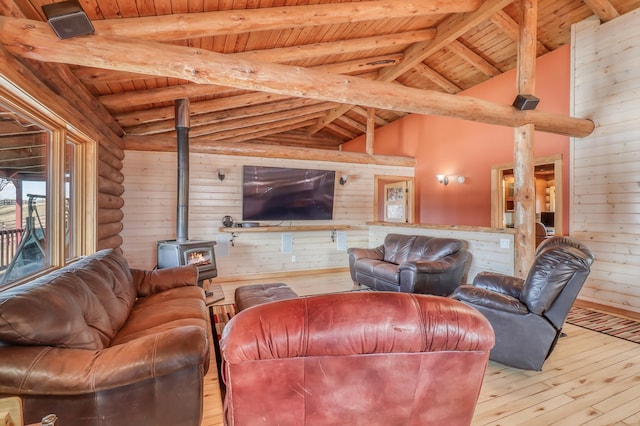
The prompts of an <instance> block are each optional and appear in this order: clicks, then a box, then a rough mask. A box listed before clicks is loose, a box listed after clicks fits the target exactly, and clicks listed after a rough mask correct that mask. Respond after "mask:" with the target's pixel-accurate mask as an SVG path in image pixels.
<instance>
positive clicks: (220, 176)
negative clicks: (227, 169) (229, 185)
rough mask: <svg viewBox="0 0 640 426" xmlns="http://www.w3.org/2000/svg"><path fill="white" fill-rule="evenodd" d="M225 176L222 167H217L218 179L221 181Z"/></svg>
mask: <svg viewBox="0 0 640 426" xmlns="http://www.w3.org/2000/svg"><path fill="white" fill-rule="evenodd" d="M225 177H226V176H225V173H224V169H218V179H220V182H222V181H223V180H224V178H225Z"/></svg>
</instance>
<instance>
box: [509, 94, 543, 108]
mask: <svg viewBox="0 0 640 426" xmlns="http://www.w3.org/2000/svg"><path fill="white" fill-rule="evenodd" d="M538 102H540V99H539V98H537V97H535V96H533V95H517V96H516V98H515V100H514V101H513V106H514V107H516V108H518V109H519V110H521V111H524V110H531V109H536V107H537V106H538Z"/></svg>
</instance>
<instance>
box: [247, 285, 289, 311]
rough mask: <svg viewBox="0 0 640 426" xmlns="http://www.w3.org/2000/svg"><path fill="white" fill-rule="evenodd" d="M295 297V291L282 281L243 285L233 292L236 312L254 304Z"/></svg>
mask: <svg viewBox="0 0 640 426" xmlns="http://www.w3.org/2000/svg"><path fill="white" fill-rule="evenodd" d="M297 297H298V295H297V294H296V292H295V291H293V290H291V288H290V287H289V286H288V285H286V284H284V283H272V284H252V285H244V286H241V287H238V288H236V292H235V294H234V299H235V303H236V310H237V312H240V311H242V310H244V309H247V308H250V307H252V306H255V305H261V304H263V303H268V302H275V301H276V300H287V299H295V298H297Z"/></svg>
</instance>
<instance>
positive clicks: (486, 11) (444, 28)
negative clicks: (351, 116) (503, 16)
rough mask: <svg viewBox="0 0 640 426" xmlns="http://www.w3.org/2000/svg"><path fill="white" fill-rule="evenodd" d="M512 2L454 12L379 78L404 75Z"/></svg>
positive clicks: (335, 113) (327, 119)
mask: <svg viewBox="0 0 640 426" xmlns="http://www.w3.org/2000/svg"><path fill="white" fill-rule="evenodd" d="M512 2H513V0H487V1H485V2H484V3H483V4H482V6H481V7H480V8H478V9H477V10H475V11H474V12H470V13H467V14H463V15H453V16H451V17H450V18H447V19H445V20H444V21H443V22H442V23H440V24H439V25H438V27H437V36H436V38H435V39H433V40H427V41H422V42H418V43H415V44H413V45H412V46H411V47H409V48H408V49H407V50H405V52H404V59H403V61H402V62H401V63H399V64H398V65H396V66H393V67H389V68H385V69H383V70H381V71H380V75H379V76H378V80H380V81H392V80H395V79H397V78H398V77H400V76H401V75H402V74H404V73H406V72H407V71H409V70H410V69H412V68H414V67H415V66H416V65H418V64H421V63H422V62H423V61H424V60H425V59H426V58H428V57H429V56H431V55H433V54H434V53H436V52H437V51H439V50H440V49H443V48H444V47H446V46H447V45H448V44H450V43H451V42H453V41H454V40H456V39H457V38H458V37H460V36H462V35H463V34H464V33H465V32H467V31H468V30H470V29H471V28H473V27H475V26H476V25H478V24H480V23H481V22H483V21H485V20H487V19H489V17H491V15H493V14H494V13H496V12H499V11H501V10H502V9H503V8H504V7H505V6H507V5H508V4H510V3H512ZM348 110H349V109H348V108H347V107H345V108H343V109H342V110H341V111H338V110H333V111H331V115H328V116H327V117H323V118H321V119H320V120H319V121H318V123H317V124H316V125H314V126H313V128H312V129H313V130H312V131H311V132H310V133H311V134H313V131H318V130H319V129H321V128H322V127H324V126H326V125H327V124H328V123H330V122H331V121H333V120H335V119H336V118H337V117H339V116H340V115H341V114H340V115H338V113H339V112H342V114H344V113H345V112H347V111H348Z"/></svg>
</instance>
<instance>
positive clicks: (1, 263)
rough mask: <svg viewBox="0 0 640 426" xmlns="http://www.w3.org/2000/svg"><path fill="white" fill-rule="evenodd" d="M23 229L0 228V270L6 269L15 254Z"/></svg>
mask: <svg viewBox="0 0 640 426" xmlns="http://www.w3.org/2000/svg"><path fill="white" fill-rule="evenodd" d="M22 234H24V229H3V230H0V272H2V271H4V270H5V269H7V266H9V264H10V263H11V260H12V259H13V257H14V256H15V254H16V248H17V247H18V244H20V240H21V239H22Z"/></svg>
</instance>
